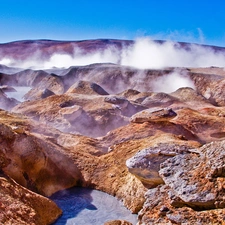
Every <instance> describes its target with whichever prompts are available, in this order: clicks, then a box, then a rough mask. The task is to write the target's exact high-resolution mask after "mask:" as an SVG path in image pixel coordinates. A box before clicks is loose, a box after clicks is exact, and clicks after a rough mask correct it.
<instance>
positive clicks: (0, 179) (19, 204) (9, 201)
mask: <svg viewBox="0 0 225 225" xmlns="http://www.w3.org/2000/svg"><path fill="white" fill-rule="evenodd" d="M61 214H62V211H61V210H60V209H59V208H58V207H57V205H56V204H55V203H54V202H52V201H51V200H49V199H47V198H45V197H43V196H41V195H38V194H36V193H34V192H31V191H29V190H28V189H26V188H24V187H22V186H20V185H19V184H18V183H16V182H15V181H14V180H12V179H10V178H8V177H5V176H4V175H3V176H2V175H1V176H0V223H1V224H21V225H26V224H32V225H48V224H52V223H53V222H54V221H55V220H56V219H57V218H58V217H59V216H60V215H61Z"/></svg>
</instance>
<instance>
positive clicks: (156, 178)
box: [0, 38, 225, 225]
mask: <svg viewBox="0 0 225 225" xmlns="http://www.w3.org/2000/svg"><path fill="white" fill-rule="evenodd" d="M0 224H8V225H9V224H19V225H23V224H24V225H25V224H26V225H27V224H32V225H47V224H55V225H57V224H58V225H59V224H62V225H65V224H67V225H72V224H75V225H82V224H92V225H101V224H105V225H110V224H111V225H117V224H118V225H130V224H133V225H135V224H138V225H151V224H153V225H154V224H169V225H172V224H187V225H189V224H190V225H191V224H198V225H201V224H203V225H204V224H221V225H224V224H225V48H222V47H216V46H207V45H198V44H191V43H181V42H171V41H153V40H150V39H148V38H140V39H137V40H136V41H130V40H114V39H98V40H86V41H52V40H33V41H32V40H26V41H16V42H10V43H5V44H0Z"/></svg>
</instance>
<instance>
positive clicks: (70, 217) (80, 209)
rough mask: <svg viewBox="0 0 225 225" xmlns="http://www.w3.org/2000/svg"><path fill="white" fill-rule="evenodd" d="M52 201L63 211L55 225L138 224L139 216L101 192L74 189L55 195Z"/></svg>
mask: <svg viewBox="0 0 225 225" xmlns="http://www.w3.org/2000/svg"><path fill="white" fill-rule="evenodd" d="M51 199H52V200H53V201H54V202H55V203H56V204H57V205H58V206H59V207H60V208H61V209H62V210H63V215H62V216H61V217H60V218H59V219H58V220H57V221H56V222H55V223H54V225H65V224H66V225H103V224H104V223H105V222H106V221H109V220H118V219H120V220H127V221H129V222H131V223H133V224H136V223H137V215H135V214H132V213H131V212H130V211H129V210H128V209H127V208H125V207H124V206H123V204H122V203H121V202H120V201H118V200H117V199H116V198H115V197H113V196H111V195H108V194H106V193H104V192H101V191H96V190H92V189H88V188H79V187H74V188H70V189H67V190H64V191H59V192H57V193H55V194H54V195H52V196H51Z"/></svg>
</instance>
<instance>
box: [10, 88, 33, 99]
mask: <svg viewBox="0 0 225 225" xmlns="http://www.w3.org/2000/svg"><path fill="white" fill-rule="evenodd" d="M12 87H13V88H14V89H15V90H16V92H6V95H7V96H8V97H9V98H15V99H16V100H17V101H20V102H23V101H24V99H23V96H24V95H25V94H26V93H27V92H29V91H30V90H31V87H25V86H24V87H17V86H12Z"/></svg>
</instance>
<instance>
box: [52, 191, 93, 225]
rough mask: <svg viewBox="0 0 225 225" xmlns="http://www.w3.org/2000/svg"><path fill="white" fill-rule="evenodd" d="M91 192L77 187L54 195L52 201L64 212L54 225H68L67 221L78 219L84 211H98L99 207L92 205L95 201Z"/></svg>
mask: <svg viewBox="0 0 225 225" xmlns="http://www.w3.org/2000/svg"><path fill="white" fill-rule="evenodd" d="M91 192H92V189H88V188H79V187H76V188H70V189H66V190H63V191H58V192H57V193H55V194H53V195H52V196H51V197H50V199H51V200H53V201H54V202H55V203H56V204H57V205H58V206H59V207H60V208H61V209H62V211H63V214H62V216H61V217H60V218H59V219H58V220H57V221H56V222H55V223H54V225H65V224H67V220H69V219H71V218H74V217H76V216H77V215H78V214H79V213H80V212H81V211H82V210H84V209H88V210H97V207H96V206H95V205H93V204H92V203H91V202H92V201H93V198H92V197H91Z"/></svg>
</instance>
